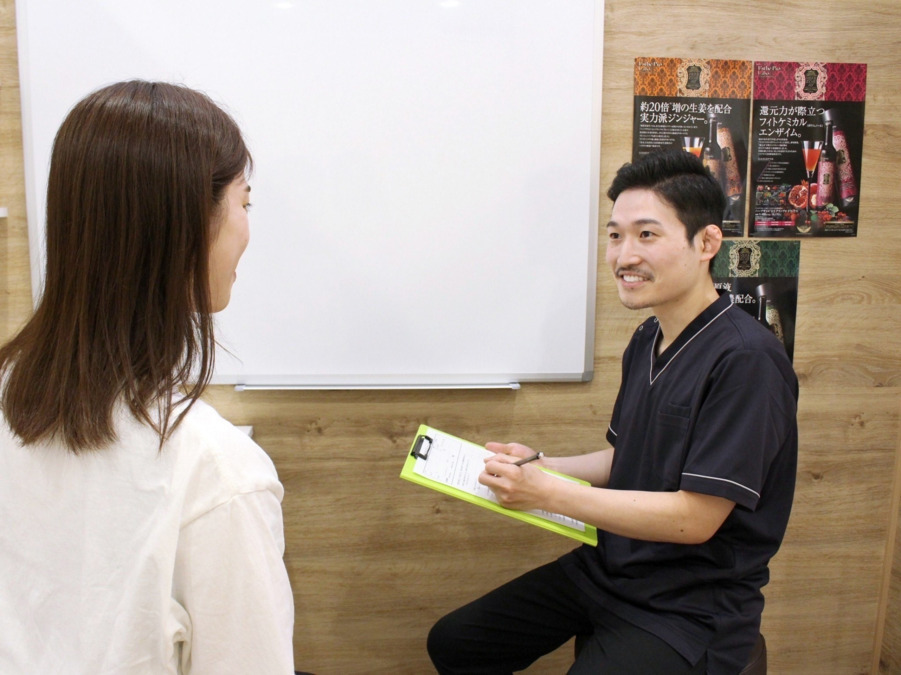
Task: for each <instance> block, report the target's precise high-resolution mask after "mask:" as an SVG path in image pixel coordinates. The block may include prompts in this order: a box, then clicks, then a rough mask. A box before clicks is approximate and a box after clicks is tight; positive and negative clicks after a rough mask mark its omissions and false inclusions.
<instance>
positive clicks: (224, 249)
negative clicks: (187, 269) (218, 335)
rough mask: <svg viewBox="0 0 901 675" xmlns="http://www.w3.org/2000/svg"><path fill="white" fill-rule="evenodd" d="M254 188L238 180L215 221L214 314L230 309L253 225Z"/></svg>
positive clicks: (212, 254)
mask: <svg viewBox="0 0 901 675" xmlns="http://www.w3.org/2000/svg"><path fill="white" fill-rule="evenodd" d="M249 206H250V186H249V185H248V184H247V181H246V180H245V179H244V177H243V176H242V177H240V178H237V179H235V180H234V181H233V182H232V184H231V185H229V186H228V187H227V188H226V190H225V195H224V196H223V198H222V202H221V203H220V204H219V209H218V213H217V215H216V217H215V218H214V221H213V232H214V237H215V239H214V240H213V245H212V247H211V248H210V264H209V267H210V299H211V301H212V311H213V312H220V311H222V310H223V309H225V308H226V307H227V306H228V301H229V299H230V298H231V292H232V284H233V283H235V279H237V273H236V269H237V267H238V261H239V260H240V259H241V255H242V254H243V253H244V249H246V248H247V243H248V242H249V241H250V224H249V222H248V218H247V211H248V207H249Z"/></svg>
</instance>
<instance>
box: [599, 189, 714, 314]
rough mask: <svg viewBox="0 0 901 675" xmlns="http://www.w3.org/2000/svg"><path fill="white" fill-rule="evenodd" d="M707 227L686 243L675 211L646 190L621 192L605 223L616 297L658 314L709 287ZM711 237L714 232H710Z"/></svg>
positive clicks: (631, 306) (680, 304) (609, 262)
mask: <svg viewBox="0 0 901 675" xmlns="http://www.w3.org/2000/svg"><path fill="white" fill-rule="evenodd" d="M710 228H712V229H716V227H715V226H709V227H708V228H706V229H702V230H701V231H700V232H698V234H697V235H696V236H695V237H694V239H693V240H692V241H691V242H689V241H688V239H687V237H686V231H685V225H684V224H683V223H682V222H681V221H680V220H679V218H678V216H677V215H676V212H675V210H674V209H673V208H672V207H671V206H670V205H669V204H667V203H666V202H664V201H663V200H661V199H660V198H659V197H658V196H657V195H656V194H655V193H654V192H652V191H651V190H647V189H631V190H626V191H624V192H622V193H621V194H620V195H619V197H618V198H617V199H616V202H615V203H614V204H613V212H612V213H611V216H610V222H609V223H608V225H607V264H608V265H610V269H611V270H612V271H613V276H614V278H615V280H616V286H617V290H618V291H619V298H620V300H621V301H622V303H623V304H624V305H625V306H626V307H628V308H629V309H645V308H653V309H654V313H655V314H657V315H658V316H660V315H661V313H665V312H666V311H667V310H668V309H669V308H677V309H678V308H679V307H681V306H682V305H683V304H684V303H686V302H691V301H692V299H693V298H696V297H697V295H698V294H699V293H702V292H704V290H706V289H707V288H708V287H709V286H710V274H709V265H708V261H709V260H710V259H711V258H712V257H713V255H714V254H715V253H716V249H718V248H719V246H718V242H717V245H716V246H715V247H714V250H713V251H712V253H710V250H709V249H710V248H711V247H710V246H708V245H706V244H705V241H704V239H705V236H710V232H709V230H710ZM714 236H715V233H714Z"/></svg>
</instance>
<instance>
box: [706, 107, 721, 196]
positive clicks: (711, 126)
mask: <svg viewBox="0 0 901 675" xmlns="http://www.w3.org/2000/svg"><path fill="white" fill-rule="evenodd" d="M716 129H717V124H716V113H708V115H707V143H705V144H704V150H703V152H702V153H701V159H702V161H703V162H704V166H706V167H707V169H708V170H709V171H710V175H711V176H713V177H714V178H715V179H716V180H718V181H719V182H720V183H721V184H722V181H723V153H722V150H721V149H720V144H719V141H717V131H716Z"/></svg>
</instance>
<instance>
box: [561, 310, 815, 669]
mask: <svg viewBox="0 0 901 675" xmlns="http://www.w3.org/2000/svg"><path fill="white" fill-rule="evenodd" d="M659 332H660V331H659V325H658V323H657V319H655V318H651V319H648V320H647V321H645V322H644V323H643V324H642V325H641V326H639V327H638V330H637V331H636V332H635V334H634V335H633V337H632V340H631V341H630V343H629V346H628V347H627V348H626V351H625V354H624V356H623V375H622V383H621V385H620V390H619V395H618V396H617V400H616V404H615V406H614V409H613V418H612V421H611V423H610V428H609V429H608V431H607V439H608V441H609V442H610V443H611V444H612V445H613V446H614V448H615V451H614V456H613V465H612V469H611V473H610V482H609V483H608V486H607V487H609V488H612V489H617V490H650V491H658V492H659V491H676V490H688V491H691V492H698V493H703V494H709V495H716V496H720V497H725V498H727V499H730V500H732V501H734V502H735V504H736V507H735V508H734V509H733V510H732V512H731V514H730V515H729V517H728V518H727V519H726V521H725V522H724V523H723V525H722V526H721V527H720V529H719V530H718V531H717V533H716V534H715V535H714V536H713V537H712V538H711V539H710V540H709V541H707V542H705V543H703V544H698V545H684V544H668V543H655V542H648V541H641V540H636V539H629V538H626V537H621V536H617V535H613V534H609V533H607V532H602V531H600V530H599V531H598V545H597V547H594V546H587V545H586V546H583V547H582V548H579V549H576V550H575V551H573V552H571V553H569V554H567V555H565V556H563V558H561V562H562V563H563V565H564V567H565V568H566V570H567V573H568V574H569V575H570V576H571V577H572V578H573V580H574V581H575V582H576V583H577V584H578V585H579V586H580V587H581V588H582V590H583V591H584V592H585V593H586V594H587V595H588V597H590V598H592V599H593V600H594V601H595V602H597V603H599V604H600V605H601V606H603V607H605V608H606V609H608V610H610V611H612V612H613V613H615V614H617V615H618V616H620V617H621V618H623V619H625V620H627V621H629V622H630V623H633V624H635V625H637V626H639V627H641V628H644V629H645V630H648V631H650V632H651V633H654V634H655V635H657V636H659V637H660V638H662V639H664V640H665V641H666V642H667V643H669V644H670V645H672V646H673V647H674V648H675V649H676V650H678V651H679V652H680V653H681V654H682V655H683V656H685V657H686V658H687V659H688V660H689V661H690V662H692V663H696V662H697V661H698V660H699V659H700V658H701V657H702V656H703V655H704V654H705V652H706V653H707V655H708V673H710V674H717V675H718V674H719V673H737V672H738V671H739V670H741V668H742V667H743V666H744V665H746V664H745V663H744V661H745V660H746V659H747V658H748V656H749V654H750V651H751V648H752V647H753V644H754V641H755V639H756V636H757V631H758V630H759V624H760V614H761V611H762V609H763V595H762V593H761V592H760V588H761V587H762V586H763V585H764V584H766V583H767V581H768V580H769V570H768V567H767V564H768V562H769V559H770V558H771V557H772V556H773V555H774V554H775V553H776V551H777V550H778V548H779V545H780V543H781V541H782V537H783V534H784V533H785V528H786V525H787V523H788V517H789V513H790V511H791V504H792V497H793V495H794V486H795V472H796V468H797V452H798V433H797V422H796V408H797V399H798V381H797V378H796V376H795V373H794V371H793V370H792V366H791V362H790V361H789V359H788V356H787V354H786V352H785V348H784V347H783V346H782V344H781V343H780V342H779V341H778V340H777V339H776V338H775V337H774V336H773V335H772V334H771V333H770V332H769V331H768V330H767V329H766V328H765V327H764V326H762V325H761V324H760V323H758V322H757V321H756V320H755V319H754V318H753V317H751V316H750V315H749V314H747V313H746V312H744V311H742V310H741V309H740V308H738V307H733V306H732V304H731V299H730V297H729V296H728V295H727V294H722V295H721V296H720V297H719V299H718V300H717V301H716V302H714V303H713V304H712V305H710V306H709V307H708V308H707V309H706V310H704V311H703V312H702V313H701V314H700V315H699V316H698V317H697V318H696V319H695V320H694V321H692V322H691V323H690V324H689V325H688V326H687V327H686V328H685V330H684V331H682V333H681V334H680V335H679V336H678V338H677V339H676V340H675V341H674V342H673V343H672V344H670V345H669V347H667V349H666V350H665V351H664V352H663V353H662V354H661V355H660V356H659V357H656V358H655V356H654V352H655V345H656V344H657V341H658V340H659V339H660V335H659Z"/></svg>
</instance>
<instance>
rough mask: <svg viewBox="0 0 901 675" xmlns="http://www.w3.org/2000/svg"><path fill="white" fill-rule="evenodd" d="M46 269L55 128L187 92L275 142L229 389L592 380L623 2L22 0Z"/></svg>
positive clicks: (237, 292) (250, 136)
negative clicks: (108, 101) (146, 94)
mask: <svg viewBox="0 0 901 675" xmlns="http://www.w3.org/2000/svg"><path fill="white" fill-rule="evenodd" d="M16 9H17V26H18V38H19V41H18V44H19V64H20V80H21V91H22V109H23V128H24V144H25V166H26V192H27V208H28V222H29V239H30V245H31V257H32V260H31V262H32V279H33V288H34V293H35V298H37V297H38V296H39V294H40V289H41V277H42V267H43V248H44V242H43V218H44V193H45V192H46V185H47V170H48V165H49V156H50V149H51V145H52V141H53V136H54V134H55V133H56V130H57V129H58V127H59V125H60V123H61V122H62V120H63V118H64V117H65V115H66V113H67V111H68V110H69V109H70V108H71V106H72V105H74V104H75V102H76V101H78V100H80V99H81V98H82V97H84V96H85V95H86V94H87V93H88V92H90V91H93V90H94V89H97V88H98V87H100V86H103V85H105V84H108V83H111V82H114V81H117V80H124V79H133V78H141V79H153V80H165V81H172V82H181V83H185V84H187V85H189V86H191V87H194V88H197V89H200V90H202V91H205V92H206V93H207V94H209V95H210V96H211V97H212V98H213V99H214V100H216V101H217V102H219V103H220V104H222V105H223V107H225V108H226V109H227V110H229V112H231V113H232V115H233V116H234V117H235V119H236V120H237V122H238V124H239V125H240V126H241V128H242V130H243V131H244V133H245V136H246V139H247V142H248V145H249V146H250V149H251V152H252V154H253V156H254V163H255V170H254V174H253V176H252V177H251V185H252V186H253V193H252V202H253V209H252V212H251V241H250V246H249V247H248V249H247V252H246V253H245V254H244V257H243V258H242V260H241V263H240V264H239V266H238V280H237V282H236V285H235V287H234V289H233V292H232V300H231V304H230V305H229V307H228V308H227V309H226V310H225V311H223V312H221V313H220V314H218V315H217V329H216V331H217V332H216V335H217V338H218V340H219V342H220V344H221V346H222V349H220V350H219V352H218V354H217V361H216V371H215V377H214V382H215V383H223V384H235V385H239V386H242V387H243V386H263V387H281V386H285V387H313V388H319V387H321V388H331V387H337V388H345V387H385V388H391V387H455V386H511V385H512V386H516V385H517V384H518V383H520V382H528V381H580V380H582V381H584V380H589V379H590V378H591V376H592V369H593V355H594V312H595V285H596V267H597V259H596V258H597V225H598V223H597V219H598V181H599V165H600V120H601V72H602V54H603V48H602V47H603V44H602V42H603V17H604V7H603V0H565V1H561V0H478V1H476V0H328V1H326V0H279V1H264V0H257V1H255V2H245V1H242V0H188V1H185V0H154V1H153V2H146V0H144V1H137V0H83V1H79V2H72V1H71V0H17V3H16Z"/></svg>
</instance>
